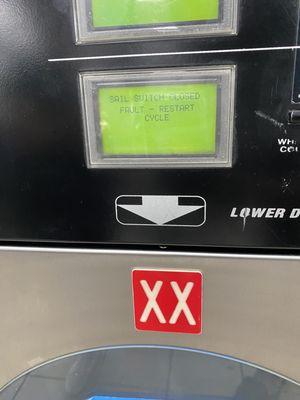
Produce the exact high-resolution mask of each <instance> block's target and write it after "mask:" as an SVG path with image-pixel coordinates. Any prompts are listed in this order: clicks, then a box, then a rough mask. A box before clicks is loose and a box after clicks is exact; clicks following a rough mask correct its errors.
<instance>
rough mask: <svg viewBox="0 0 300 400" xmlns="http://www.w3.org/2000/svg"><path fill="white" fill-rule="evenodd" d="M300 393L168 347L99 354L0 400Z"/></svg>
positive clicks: (20, 385) (275, 397) (250, 397)
mask: <svg viewBox="0 0 300 400" xmlns="http://www.w3.org/2000/svg"><path fill="white" fill-rule="evenodd" d="M299 398H300V387H299V386H298V385H296V384H295V383H292V382H290V381H288V380H286V379H284V378H282V377H279V376H277V375H275V374H272V373H270V372H267V371H264V370H262V369H259V368H257V367H255V366H251V365H248V364H245V363H243V362H241V361H237V360H233V359H230V358H226V357H222V356H219V355H216V354H209V353H202V352H200V351H196V350H195V351H193V350H184V349H178V348H164V347H127V348H126V347H124V348H115V349H114V348H112V349H103V350H95V351H91V352H87V353H82V354H79V355H73V356H69V357H67V358H63V359H60V360H57V361H54V362H52V363H49V364H47V365H44V366H42V367H40V368H37V369H35V370H34V371H31V372H29V373H28V374H26V375H24V376H22V377H21V378H19V379H17V380H16V381H15V382H14V383H12V384H11V385H9V386H7V387H6V388H5V389H4V390H3V391H2V392H1V393H0V400H41V399H42V400H44V399H49V400H50V399H51V400H71V399H72V400H88V399H92V400H132V399H134V400H158V399H159V400H298V399H299Z"/></svg>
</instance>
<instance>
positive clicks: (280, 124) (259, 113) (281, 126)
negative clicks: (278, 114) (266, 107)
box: [255, 110, 287, 134]
mask: <svg viewBox="0 0 300 400" xmlns="http://www.w3.org/2000/svg"><path fill="white" fill-rule="evenodd" d="M255 114H256V115H257V116H258V117H260V118H262V119H264V120H265V121H268V122H270V123H271V124H272V125H273V126H275V127H276V128H278V129H280V130H282V131H283V132H284V133H285V134H286V133H287V132H286V129H285V125H284V123H283V122H280V121H277V119H275V118H272V117H270V115H268V114H265V113H264V112H262V111H259V110H257V111H255Z"/></svg>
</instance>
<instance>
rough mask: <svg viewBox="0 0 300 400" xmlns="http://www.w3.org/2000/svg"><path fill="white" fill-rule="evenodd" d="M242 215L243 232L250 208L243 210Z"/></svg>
mask: <svg viewBox="0 0 300 400" xmlns="http://www.w3.org/2000/svg"><path fill="white" fill-rule="evenodd" d="M242 212H243V214H242V215H241V217H242V218H243V232H244V230H245V228H246V223H247V218H248V217H249V215H250V213H251V210H250V208H245V209H243V210H242Z"/></svg>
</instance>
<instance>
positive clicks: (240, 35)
mask: <svg viewBox="0 0 300 400" xmlns="http://www.w3.org/2000/svg"><path fill="white" fill-rule="evenodd" d="M237 15H238V20H237V21H238V23H237V32H236V33H232V34H227V33H226V34H224V35H223V34H222V33H220V34H215V35H210V34H209V33H206V34H205V35H200V34H199V35H197V34H195V35H192V34H191V35H189V36H184V35H183V36H182V37H167V36H166V37H159V36H156V37H154V38H148V39H147V38H143V40H138V39H137V40H133V39H130V38H129V39H128V38H127V40H126V41H111V42H107V41H106V42H103V43H98V42H97V43H92V42H91V43H88V44H86V43H82V44H80V43H76V40H77V39H78V38H77V37H76V26H75V25H76V24H75V23H74V20H76V18H75V17H76V16H74V4H73V3H72V2H71V1H69V0H30V1H28V0H9V1H8V0H0V54H1V58H0V100H1V107H0V241H2V242H6V241H9V242H22V243H41V242H43V243H55V244H59V243H65V244H67V243H73V244H79V243H81V244H97V245H99V246H105V245H108V244H114V245H119V246H126V245H132V244H135V245H137V244H139V245H161V246H172V245H174V246H197V247H199V248H201V247H208V246H211V247H214V248H217V247H228V248H245V249H246V248H247V249H251V248H252V249H257V248H261V249H266V248H272V249H275V248H276V249H288V248H291V249H297V248H300V236H299V234H298V232H299V228H300V126H299V122H300V116H299V111H300V104H299V106H298V104H297V103H298V96H299V90H298V89H299V88H298V86H299V82H300V81H299V79H298V78H299V77H300V64H299V60H298V58H299V57H297V62H296V55H297V51H296V46H297V35H298V1H297V0H285V1H282V0H272V1H270V0H252V1H247V0H240V1H239V2H238V14H237ZM77 42H78V40H77ZM295 65H296V73H295ZM212 70H213V71H218V73H216V74H215V75H209V77H208V75H207V74H206V71H212ZM229 70H230V71H234V79H231V78H230V77H229V78H228V80H227V81H226V79H227V78H226V76H227V75H226V74H225V72H226V71H229ZM164 71H172V73H173V71H175V72H174V74H176V73H177V72H176V71H196V72H195V74H196V73H197V74H198V75H199V76H198V75H197V77H196V78H195V79H196V80H195V81H193V84H194V83H195V82H196V83H197V84H199V82H200V84H201V83H202V82H203V80H204V81H205V82H206V81H207V79H208V78H209V79H211V81H209V82H217V83H216V85H217V84H218V85H219V83H220V82H223V81H222V79H225V81H224V82H227V83H226V85H227V86H226V87H227V89H226V91H225V92H224V93H225V94H226V93H227V95H228V102H230V101H232V108H230V109H229V108H228V109H227V111H226V104H227V105H228V102H227V103H226V101H225V100H224V98H223V100H222V101H223V103H224V107H223V110H225V111H224V112H225V114H226V113H227V114H226V115H227V119H226V118H225V119H224V120H222V119H221V120H220V121H221V122H218V123H219V125H218V126H219V129H220V132H223V130H224V136H222V137H223V138H225V139H224V143H225V142H226V140H229V139H230V142H228V141H227V142H226V143H227V144H228V148H227V149H226V151H227V152H224V154H225V153H226V154H225V155H224V154H223V156H224V157H225V158H223V159H222V158H221V160H223V161H224V160H225V161H226V162H224V163H223V164H224V165H220V166H218V165H215V164H214V163H215V162H216V163H217V162H218V160H219V159H218V158H216V159H215V160H214V162H212V163H210V164H209V165H207V166H203V165H201V160H202V159H201V160H200V163H199V164H193V163H191V164H189V162H188V160H186V158H187V157H185V163H184V165H183V166H181V165H180V164H179V165H176V162H175V163H174V162H173V161H174V160H173V159H171V160H169V161H170V163H169V164H168V162H163V163H162V164H163V165H161V164H160V163H159V162H157V163H155V162H153V163H151V157H150V161H149V162H148V163H146V164H145V165H143V164H141V165H139V164H138V163H135V162H134V163H132V164H130V162H127V161H126V159H125V160H123V159H122V160H121V162H119V163H115V164H117V165H110V163H108V164H107V165H105V168H99V165H100V164H101V163H102V161H101V160H102V158H101V157H100V156H99V157H98V155H97V154H96V153H97V151H98V147H97V146H98V144H97V143H96V144H95V149H96V150H95V152H94V153H89V146H90V145H91V148H92V144H91V143H90V142H89V141H88V139H87V138H90V136H89V135H90V133H89V132H90V131H89V132H87V130H88V129H89V127H90V126H92V125H91V123H90V122H89V123H90V125H88V122H87V119H88V118H89V117H88V115H90V114H88V111H89V110H90V109H91V108H90V106H89V101H90V100H89V99H91V98H92V97H89V93H92V94H93V93H94V92H93V90H96V89H93V88H94V86H90V87H89V86H85V85H89V84H91V85H96V86H95V87H96V88H97V87H98V86H97V85H98V84H99V85H100V86H101V82H103V81H104V78H103V77H104V76H105V79H107V82H108V86H109V85H111V82H112V81H113V82H114V79H117V78H116V76H117V77H119V76H120V75H122V74H123V73H124V80H125V81H126V82H128V79H129V78H128V77H131V76H136V74H137V76H138V77H140V76H142V77H143V79H146V78H147V77H148V76H150V75H151V74H156V73H158V75H157V76H158V78H155V79H157V82H159V83H158V84H161V83H160V81H159V79H160V75H159V74H162V75H161V76H165V75H166V73H165V72H164ZM203 71H204V72H203ZM219 71H221V73H219ZM222 71H223V72H222ZM224 71H225V72H224ZM209 73H210V72H209ZM230 73H231V72H230ZM179 75H180V74H179ZM106 76H108V78H106ZM145 76H146V78H145ZM174 76H175V75H174ZM224 76H225V78H224ZM230 76H233V75H230ZM99 77H100V78H99ZM155 77H156V75H155ZM98 78H99V82H98ZM130 79H131V78H130ZM164 79H167V78H164ZM174 79H175V78H174ZM176 79H177V78H176ZM176 79H175V80H176ZM119 81H120V82H121V83H122V82H123V81H122V79H119ZM119 81H118V82H119ZM164 82H165V81H164ZM172 82H173V81H172ZM228 82H229V83H228ZM152 83H153V82H152ZM126 84H127V83H126ZM131 84H132V82H131V80H130V81H129V85H131ZM230 85H231V86H230ZM228 87H230V89H228ZM89 88H91V92H89ZM92 94H91V96H92ZM223 103H222V104H223ZM218 104H221V103H218ZM168 107H169V108H168V109H167V108H164V110H170V109H171V108H170V106H168ZM218 107H220V106H219V105H218ZM176 110H178V108H177V109H176ZM185 110H188V109H187V108H186V109H185ZM190 110H192V109H190ZM97 112H98V111H97ZM124 112H125V111H124ZM94 118H95V117H94ZM165 118H167V117H165ZM186 118H187V121H188V118H189V117H188V116H187V117H186ZM228 118H229V119H230V124H231V125H230V128H229V127H227V128H226V129H223V130H222V127H223V128H224V124H225V122H224V121H227V122H226V123H228ZM88 121H90V120H89V119H88ZM93 121H94V120H93ZM180 121H182V120H180ZM187 123H188V122H187ZM87 125H88V126H87ZM121 126H122V121H121V123H120V127H121ZM92 128H93V127H92ZM92 128H91V131H92V135H93V134H95V133H94V131H93V129H92ZM128 131H130V129H129V128H128ZM228 132H229V133H228ZM183 135H184V132H183ZM222 135H223V133H222ZM228 138H229V139H228ZM89 154H92V155H95V154H96V156H97V157H96V156H95V159H96V161H97V163H98V164H99V165H93V163H92V162H91V159H89ZM220 154H221V153H220ZM221 157H222V154H221ZM226 157H227V158H226ZM103 158H105V157H103ZM116 158H117V157H116ZM125 158H126V157H125ZM131 158H134V157H131ZM167 158H168V157H167ZM200 158H201V157H200ZM162 159H164V157H162ZM99 160H100V161H99ZM92 161H93V160H92ZM98 161H99V162H98ZM123 161H124V162H123ZM102 164H103V163H102Z"/></svg>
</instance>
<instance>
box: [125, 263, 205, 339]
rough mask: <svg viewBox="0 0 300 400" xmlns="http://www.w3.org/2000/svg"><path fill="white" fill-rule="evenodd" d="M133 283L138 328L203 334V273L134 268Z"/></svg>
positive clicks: (136, 325)
mask: <svg viewBox="0 0 300 400" xmlns="http://www.w3.org/2000/svg"><path fill="white" fill-rule="evenodd" d="M132 285H133V306H134V319H135V327H136V329H137V330H139V331H157V332H170V333H190V334H201V333H202V287H203V277H202V274H201V272H199V271H172V270H154V269H153V270H149V269H134V270H133V272H132Z"/></svg>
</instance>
